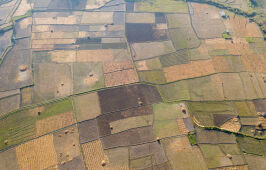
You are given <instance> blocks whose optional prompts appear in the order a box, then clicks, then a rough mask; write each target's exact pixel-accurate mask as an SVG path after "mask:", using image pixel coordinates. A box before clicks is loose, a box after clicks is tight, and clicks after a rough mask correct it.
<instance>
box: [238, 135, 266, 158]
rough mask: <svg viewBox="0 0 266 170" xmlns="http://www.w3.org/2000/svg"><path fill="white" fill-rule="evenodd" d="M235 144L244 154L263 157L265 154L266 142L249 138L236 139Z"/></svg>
mask: <svg viewBox="0 0 266 170" xmlns="http://www.w3.org/2000/svg"><path fill="white" fill-rule="evenodd" d="M236 139H237V143H238V144H239V146H240V149H241V150H242V151H244V152H246V153H251V154H255V155H263V156H265V153H266V141H265V140H258V139H253V138H250V137H243V136H242V137H240V136H239V137H237V138H236Z"/></svg>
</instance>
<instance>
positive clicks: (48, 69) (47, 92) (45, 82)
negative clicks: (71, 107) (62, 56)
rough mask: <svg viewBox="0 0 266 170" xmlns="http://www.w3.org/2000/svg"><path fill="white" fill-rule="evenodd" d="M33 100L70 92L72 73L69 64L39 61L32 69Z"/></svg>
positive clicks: (59, 95) (46, 98)
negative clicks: (33, 83)
mask: <svg viewBox="0 0 266 170" xmlns="http://www.w3.org/2000/svg"><path fill="white" fill-rule="evenodd" d="M34 72H35V74H34V82H35V86H34V95H33V102H35V103H37V102H40V101H43V100H48V99H52V98H56V97H63V96H68V95H70V94H72V93H73V92H72V90H73V87H72V74H71V68H70V66H69V65H65V64H56V63H41V64H38V65H35V69H34Z"/></svg>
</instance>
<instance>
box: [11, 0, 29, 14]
mask: <svg viewBox="0 0 266 170" xmlns="http://www.w3.org/2000/svg"><path fill="white" fill-rule="evenodd" d="M28 2H29V1H27V0H21V2H20V4H19V6H18V9H17V10H16V12H15V14H14V16H21V15H24V14H26V13H27V12H28V11H29V10H31V4H30V3H28Z"/></svg>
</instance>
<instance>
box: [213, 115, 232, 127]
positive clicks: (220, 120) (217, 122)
mask: <svg viewBox="0 0 266 170" xmlns="http://www.w3.org/2000/svg"><path fill="white" fill-rule="evenodd" d="M234 117H236V116H235V115H230V114H213V120H214V126H218V127H220V126H221V125H223V124H224V123H225V122H227V121H228V120H230V119H232V118H234Z"/></svg>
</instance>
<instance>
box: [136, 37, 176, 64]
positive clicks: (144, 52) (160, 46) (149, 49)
mask: <svg viewBox="0 0 266 170" xmlns="http://www.w3.org/2000/svg"><path fill="white" fill-rule="evenodd" d="M144 47H145V48H144ZM131 48H132V50H133V59H134V60H138V59H148V58H151V57H155V56H160V55H165V54H168V53H173V52H175V49H174V46H173V44H172V42H171V41H160V42H148V43H134V44H132V46H131Z"/></svg>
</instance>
